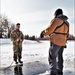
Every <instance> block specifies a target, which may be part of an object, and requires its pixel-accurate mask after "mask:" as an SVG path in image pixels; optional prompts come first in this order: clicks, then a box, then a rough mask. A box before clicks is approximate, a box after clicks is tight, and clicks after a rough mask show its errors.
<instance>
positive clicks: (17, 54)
mask: <svg viewBox="0 0 75 75" xmlns="http://www.w3.org/2000/svg"><path fill="white" fill-rule="evenodd" d="M13 58H14V60H15V61H17V59H18V60H19V59H21V58H22V46H21V45H13Z"/></svg>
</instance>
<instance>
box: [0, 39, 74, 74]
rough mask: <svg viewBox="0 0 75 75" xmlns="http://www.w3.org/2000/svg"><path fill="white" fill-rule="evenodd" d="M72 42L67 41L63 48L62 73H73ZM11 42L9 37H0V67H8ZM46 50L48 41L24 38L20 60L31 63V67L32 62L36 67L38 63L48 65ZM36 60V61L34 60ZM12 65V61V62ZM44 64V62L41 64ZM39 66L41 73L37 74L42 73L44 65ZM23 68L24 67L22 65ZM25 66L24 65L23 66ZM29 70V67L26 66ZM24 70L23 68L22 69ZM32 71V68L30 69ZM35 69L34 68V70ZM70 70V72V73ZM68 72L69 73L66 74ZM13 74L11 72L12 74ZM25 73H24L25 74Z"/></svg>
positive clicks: (10, 60)
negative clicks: (65, 46)
mask: <svg viewBox="0 0 75 75" xmlns="http://www.w3.org/2000/svg"><path fill="white" fill-rule="evenodd" d="M74 44H75V42H71V41H68V43H67V48H65V49H64V53H63V57H64V64H65V66H64V72H65V74H64V75H69V74H70V75H74V74H73V73H74V68H75V67H74V62H75V57H74V51H75V49H74ZM12 47H13V46H12V42H11V40H10V39H0V59H1V61H0V68H3V67H8V66H9V65H10V64H11V63H12V61H13V50H12ZM48 50H49V41H41V43H39V42H37V41H30V40H24V42H23V51H22V60H23V62H24V63H25V64H27V65H28V63H30V64H31V67H30V69H31V68H34V67H35V66H32V63H34V65H36V66H37V69H39V67H38V63H39V64H40V66H41V65H42V64H41V63H40V62H42V63H46V64H47V66H48V61H47V58H48ZM36 61H37V62H36ZM12 65H14V63H13V64H12ZM43 66H45V64H44V65H43ZM43 66H42V67H41V68H42V69H40V70H41V71H42V73H41V72H40V71H39V75H44V74H45V73H43V72H45V71H44V67H43ZM23 68H24V67H23ZM25 68H26V67H25ZM47 68H48V69H49V66H48V67H46V68H45V70H48V69H47ZM27 69H28V70H30V69H29V68H27ZM24 70H25V69H24ZM32 71H33V70H32ZM34 71H35V70H34ZM71 72H72V74H71ZM68 73H69V74H68ZM0 75H3V71H1V72H0ZM12 75H13V74H12ZM25 75H26V74H25ZM35 75H37V74H35Z"/></svg>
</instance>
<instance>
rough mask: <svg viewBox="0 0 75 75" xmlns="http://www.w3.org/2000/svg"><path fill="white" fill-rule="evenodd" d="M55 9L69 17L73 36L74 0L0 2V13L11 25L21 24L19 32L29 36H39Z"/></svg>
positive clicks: (4, 0)
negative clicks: (59, 9)
mask: <svg viewBox="0 0 75 75" xmlns="http://www.w3.org/2000/svg"><path fill="white" fill-rule="evenodd" d="M57 8H61V9H63V12H64V14H65V15H67V16H68V17H69V20H68V21H69V22H70V33H71V34H74V25H75V24H74V0H1V13H2V14H5V15H6V16H8V19H10V21H12V22H13V23H15V24H16V23H17V22H19V23H21V31H23V33H24V34H29V35H36V36H39V35H40V32H41V31H42V30H43V29H45V28H46V27H47V26H48V25H49V23H50V21H51V19H53V17H54V12H55V10H56V9H57ZM74 35H75V34H74Z"/></svg>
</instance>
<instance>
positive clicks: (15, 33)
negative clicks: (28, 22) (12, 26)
mask: <svg viewBox="0 0 75 75" xmlns="http://www.w3.org/2000/svg"><path fill="white" fill-rule="evenodd" d="M17 38H18V39H22V40H24V35H23V33H22V32H21V31H20V30H13V31H11V33H10V39H11V41H12V42H13V45H22V42H16V39H17Z"/></svg>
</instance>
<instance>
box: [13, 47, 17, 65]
mask: <svg viewBox="0 0 75 75" xmlns="http://www.w3.org/2000/svg"><path fill="white" fill-rule="evenodd" d="M13 58H14V61H15V63H16V64H18V62H17V48H16V46H13Z"/></svg>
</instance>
